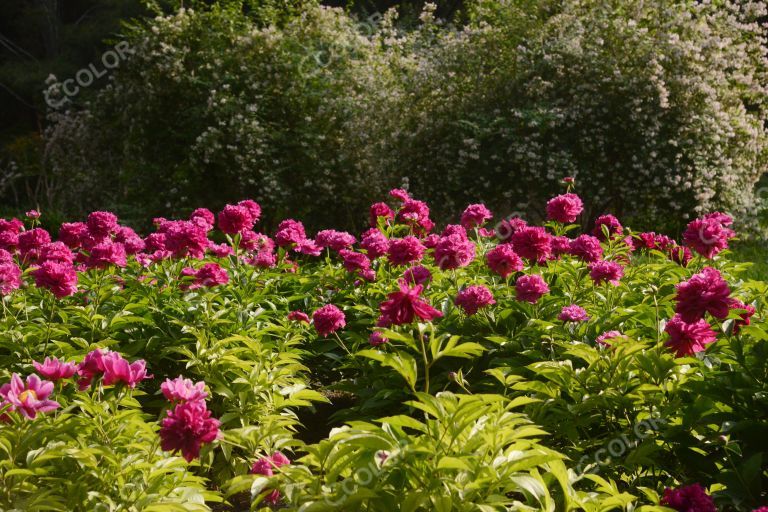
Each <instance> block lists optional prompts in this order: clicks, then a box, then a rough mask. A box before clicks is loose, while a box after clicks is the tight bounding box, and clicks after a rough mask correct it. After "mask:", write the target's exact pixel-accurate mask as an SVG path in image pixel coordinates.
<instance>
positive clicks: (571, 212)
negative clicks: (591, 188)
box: [547, 194, 584, 224]
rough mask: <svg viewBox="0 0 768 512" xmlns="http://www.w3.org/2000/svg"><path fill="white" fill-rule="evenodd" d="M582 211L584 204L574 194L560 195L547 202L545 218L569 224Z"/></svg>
mask: <svg viewBox="0 0 768 512" xmlns="http://www.w3.org/2000/svg"><path fill="white" fill-rule="evenodd" d="M583 211H584V203H583V202H582V201H581V198H580V197H579V196H577V195H576V194H561V195H559V196H557V197H553V198H552V199H550V200H549V201H547V218H548V219H549V220H554V221H556V222H562V223H564V224H570V223H572V222H575V221H576V218H577V217H578V216H579V214H581V212H583Z"/></svg>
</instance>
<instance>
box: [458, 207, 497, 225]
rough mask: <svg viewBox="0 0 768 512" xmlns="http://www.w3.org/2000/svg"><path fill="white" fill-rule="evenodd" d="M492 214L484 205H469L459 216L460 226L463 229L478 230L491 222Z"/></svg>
mask: <svg viewBox="0 0 768 512" xmlns="http://www.w3.org/2000/svg"><path fill="white" fill-rule="evenodd" d="M492 218H493V214H492V213H491V210H489V209H488V208H487V207H486V206H485V205H484V204H482V203H479V204H471V205H469V206H467V208H466V209H465V210H464V213H462V214H461V225H462V226H464V228H465V229H473V228H478V227H480V226H482V225H483V224H485V223H486V222H488V221H489V220H491V219H492Z"/></svg>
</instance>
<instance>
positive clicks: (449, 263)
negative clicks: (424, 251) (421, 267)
mask: <svg viewBox="0 0 768 512" xmlns="http://www.w3.org/2000/svg"><path fill="white" fill-rule="evenodd" d="M459 227H460V226H459ZM474 259H475V244H474V243H472V242H471V241H470V240H469V239H467V237H466V234H464V235H461V234H460V233H454V234H451V235H448V236H442V237H440V239H439V240H438V241H437V245H435V262H436V263H437V266H438V267H440V269H441V270H449V269H455V268H460V267H466V266H467V265H469V264H470V263H472V261H473V260H474Z"/></svg>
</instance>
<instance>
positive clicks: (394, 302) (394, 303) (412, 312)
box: [376, 280, 443, 327]
mask: <svg viewBox="0 0 768 512" xmlns="http://www.w3.org/2000/svg"><path fill="white" fill-rule="evenodd" d="M422 290H423V287H422V285H416V286H414V287H413V288H410V287H409V286H408V283H407V282H405V280H401V281H400V290H399V291H396V292H392V293H390V294H389V295H388V298H387V300H385V301H384V302H382V303H381V304H380V305H379V311H380V313H381V314H380V316H379V320H378V323H377V324H376V325H378V326H379V327H389V326H390V325H404V324H409V323H411V322H413V318H414V316H417V317H419V318H420V319H422V320H425V321H427V322H431V321H432V320H434V319H435V318H439V317H441V316H443V314H442V313H440V312H439V311H438V310H436V309H435V308H433V307H432V306H430V305H429V304H428V303H427V302H426V301H425V300H424V299H422V298H421V297H420V294H421V291H422Z"/></svg>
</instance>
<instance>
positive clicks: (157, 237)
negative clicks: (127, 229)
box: [144, 233, 167, 251]
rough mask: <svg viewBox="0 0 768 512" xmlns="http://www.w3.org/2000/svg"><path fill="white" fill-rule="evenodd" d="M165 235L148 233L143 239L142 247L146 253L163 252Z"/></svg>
mask: <svg viewBox="0 0 768 512" xmlns="http://www.w3.org/2000/svg"><path fill="white" fill-rule="evenodd" d="M166 238H167V237H166V236H165V233H150V234H149V235H147V236H146V237H145V238H144V245H145V249H146V250H147V251H164V250H165V241H166Z"/></svg>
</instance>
